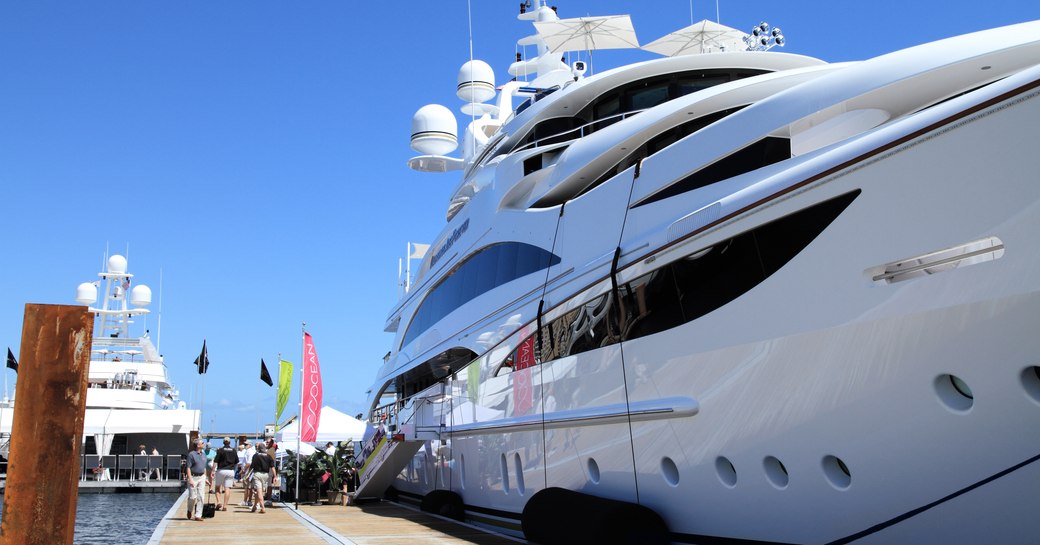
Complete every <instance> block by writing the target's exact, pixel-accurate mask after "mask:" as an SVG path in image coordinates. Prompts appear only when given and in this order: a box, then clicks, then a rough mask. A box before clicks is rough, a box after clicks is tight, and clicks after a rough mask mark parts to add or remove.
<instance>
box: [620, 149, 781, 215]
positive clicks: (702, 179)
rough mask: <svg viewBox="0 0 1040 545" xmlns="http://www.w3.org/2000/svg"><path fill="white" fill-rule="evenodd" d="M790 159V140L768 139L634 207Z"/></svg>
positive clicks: (663, 190) (737, 152) (738, 151)
mask: <svg viewBox="0 0 1040 545" xmlns="http://www.w3.org/2000/svg"><path fill="white" fill-rule="evenodd" d="M790 158H791V140H789V139H787V138H778V137H774V136H768V137H766V138H763V139H761V140H759V141H758V142H755V143H754V144H751V145H749V146H746V147H744V148H742V149H740V150H737V151H735V152H733V153H731V154H729V155H728V156H726V157H724V158H722V159H719V160H718V161H715V162H714V163H712V164H710V165H708V166H706V167H704V168H702V169H700V170H698V171H697V172H694V173H693V174H690V175H689V176H687V177H685V178H683V179H681V180H679V181H677V182H675V183H673V184H672V185H670V186H668V187H666V188H664V189H662V190H661V191H658V192H657V193H655V194H653V195H652V196H650V197H648V198H646V199H644V200H643V201H642V202H640V203H639V204H637V205H636V206H635V207H639V206H643V205H644V204H650V203H652V202H657V201H659V200H661V199H667V198H668V197H674V196H676V195H679V194H681V193H686V192H687V191H693V190H694V189H698V188H701V187H705V186H708V185H711V184H713V183H715V182H721V181H722V180H727V179H729V178H732V177H734V176H739V175H741V174H744V173H747V172H751V171H752V170H756V169H759V168H762V167H764V166H768V165H771V164H773V163H779V162H780V161H784V160H786V159H790ZM635 207H633V208H635Z"/></svg>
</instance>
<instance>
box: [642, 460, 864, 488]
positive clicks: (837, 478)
mask: <svg viewBox="0 0 1040 545" xmlns="http://www.w3.org/2000/svg"><path fill="white" fill-rule="evenodd" d="M661 466H662V473H663V474H664V478H665V480H666V481H667V482H668V484H671V485H672V486H675V485H676V484H678V483H679V479H678V471H677V470H675V463H674V462H672V460H670V459H668V458H665V459H664V461H662V463H661ZM822 467H823V476H824V477H826V478H827V482H829V483H830V484H831V486H833V487H834V488H837V489H838V490H845V489H846V488H848V487H849V485H851V484H852V473H851V472H850V471H849V467H848V466H847V465H845V462H844V461H843V460H842V459H841V458H838V457H837V456H834V455H831V454H828V455H826V456H824V457H823V460H822ZM762 469H763V470H764V471H765V474H766V479H767V480H769V483H770V484H772V485H773V486H774V487H776V488H779V489H781V490H782V489H784V488H787V484H788V483H789V482H790V480H791V476H790V475H789V474H788V473H787V468H786V467H784V463H783V462H781V461H780V459H779V458H777V457H775V456H766V457H765V458H764V459H763V460H762ZM715 473H716V474H717V475H718V477H719V480H720V481H722V484H724V485H726V486H727V487H729V488H733V487H735V486H737V468H736V467H734V466H733V462H731V461H729V458H726V457H725V456H719V457H718V458H716V459H715ZM669 475H675V477H674V478H669Z"/></svg>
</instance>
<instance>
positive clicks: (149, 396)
mask: <svg viewBox="0 0 1040 545" xmlns="http://www.w3.org/2000/svg"><path fill="white" fill-rule="evenodd" d="M133 277H134V275H133V274H131V273H129V272H127V261H126V258H124V257H123V256H120V255H113V256H111V257H109V258H108V262H107V267H106V270H105V271H104V272H101V273H98V280H97V281H94V282H85V283H83V284H80V285H79V287H78V288H77V290H76V301H78V302H79V303H80V304H84V305H89V306H90V311H91V312H93V313H94V315H95V316H96V321H95V324H94V340H93V343H92V344H91V357H90V368H89V370H88V377H87V381H88V382H87V412H86V416H85V420H84V441H85V442H87V443H90V442H91V441H93V444H94V446H93V449H91V448H89V445H88V448H87V449H86V450H88V451H89V450H93V451H94V452H93V453H96V454H101V455H106V454H139V453H140V451H139V449H138V447H139V445H145V446H146V447H147V450H148V453H149V454H150V453H151V449H152V448H153V447H155V448H157V449H158V450H159V452H161V453H163V454H181V453H183V452H187V449H188V437H189V433H190V432H191V431H192V430H198V429H199V423H200V422H199V411H198V410H194V409H188V408H187V406H186V404H185V403H184V401H182V400H181V399H180V394H179V392H178V391H177V389H176V388H175V387H174V386H173V384H171V383H170V381H169V378H168V376H167V369H166V363H165V362H164V360H163V356H162V354H160V353H159V352H158V350H157V348H156V347H155V345H153V344H152V339H151V333H150V331H148V330H144V331H142V333H141V334H140V336H137V337H135V336H132V334H131V327H130V326H131V325H132V324H134V322H135V318H137V317H141V316H144V315H146V314H148V313H149V310H148V309H147V308H145V307H147V306H148V305H149V304H151V302H152V292H151V289H150V288H148V287H147V286H145V285H144V284H137V285H133V286H132V281H133ZM99 288H100V293H99ZM142 329H143V328H142Z"/></svg>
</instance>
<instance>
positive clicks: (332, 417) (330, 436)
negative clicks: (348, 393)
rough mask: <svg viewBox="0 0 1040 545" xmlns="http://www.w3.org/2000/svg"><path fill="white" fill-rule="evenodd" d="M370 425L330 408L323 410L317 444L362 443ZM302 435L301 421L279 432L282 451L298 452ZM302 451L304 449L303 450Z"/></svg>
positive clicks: (325, 407) (326, 407)
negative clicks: (366, 429) (297, 446)
mask: <svg viewBox="0 0 1040 545" xmlns="http://www.w3.org/2000/svg"><path fill="white" fill-rule="evenodd" d="M367 427H368V424H366V423H365V422H362V421H360V420H358V419H357V418H354V417H352V416H349V415H346V414H344V413H341V412H339V411H337V410H336V409H333V408H332V407H329V406H327V405H326V406H324V407H322V408H321V417H320V419H319V420H318V437H317V440H316V441H314V442H315V443H321V444H322V446H324V443H327V442H329V441H332V442H337V441H349V440H354V441H360V440H361V438H362V437H363V436H364V435H365V428H367ZM299 434H300V419H299V418H297V419H296V420H293V422H292V423H290V424H289V425H287V426H285V427H284V428H282V429H281V430H279V431H278V445H279V448H280V449H289V450H296V440H297V437H298V436H299ZM301 450H302V449H301Z"/></svg>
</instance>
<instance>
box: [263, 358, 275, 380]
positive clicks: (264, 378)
mask: <svg viewBox="0 0 1040 545" xmlns="http://www.w3.org/2000/svg"><path fill="white" fill-rule="evenodd" d="M260 380H262V381H264V382H266V383H267V385H268V386H274V381H273V380H271V373H268V372H267V364H266V363H264V358H260Z"/></svg>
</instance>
